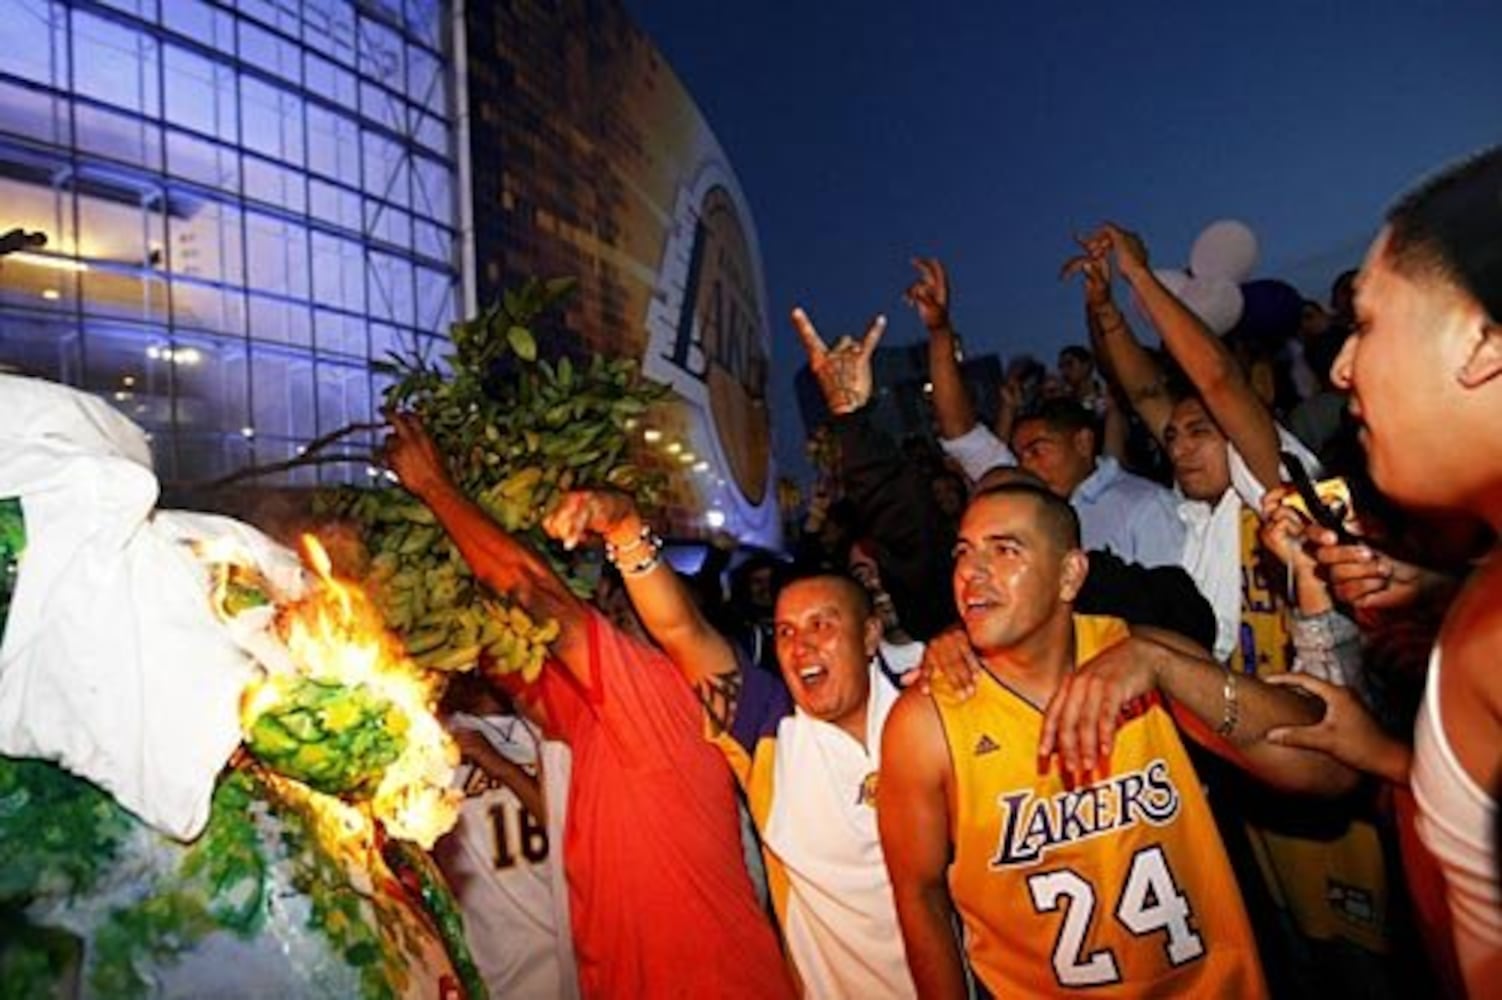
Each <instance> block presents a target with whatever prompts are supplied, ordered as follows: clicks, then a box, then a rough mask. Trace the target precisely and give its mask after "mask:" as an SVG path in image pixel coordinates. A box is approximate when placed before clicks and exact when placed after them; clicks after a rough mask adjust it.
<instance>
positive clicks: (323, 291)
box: [313, 232, 365, 313]
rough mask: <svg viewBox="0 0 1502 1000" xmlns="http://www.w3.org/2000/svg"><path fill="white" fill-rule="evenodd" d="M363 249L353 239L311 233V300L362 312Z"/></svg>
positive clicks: (363, 300)
mask: <svg viewBox="0 0 1502 1000" xmlns="http://www.w3.org/2000/svg"><path fill="white" fill-rule="evenodd" d="M364 259H365V250H364V248H363V247H362V246H361V245H360V244H359V243H356V242H354V241H353V240H346V239H341V238H339V237H337V236H330V235H327V234H325V233H320V232H314V233H313V301H314V302H316V303H318V304H319V305H322V306H330V307H333V308H335V309H345V310H348V311H350V312H358V313H363V312H364V311H365V268H364Z"/></svg>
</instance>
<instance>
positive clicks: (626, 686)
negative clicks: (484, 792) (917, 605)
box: [386, 414, 793, 1000]
mask: <svg viewBox="0 0 1502 1000" xmlns="http://www.w3.org/2000/svg"><path fill="white" fill-rule="evenodd" d="M390 419H391V424H392V428H393V430H394V433H393V434H392V436H391V438H390V439H389V441H388V442H387V446H386V449H387V450H386V458H387V463H388V465H389V466H390V468H391V469H392V471H394V472H395V473H396V474H397V475H398V476H399V477H400V479H401V481H402V485H403V486H405V487H406V488H407V489H408V490H409V491H411V492H412V493H413V494H414V495H415V496H417V497H418V498H419V499H421V500H422V501H423V502H424V503H425V504H427V506H428V507H429V508H430V509H431V510H432V511H433V513H434V515H435V516H436V517H437V518H438V521H439V523H440V524H442V525H443V527H444V530H446V531H447V532H448V533H449V535H450V537H452V538H453V540H454V543H455V544H456V545H458V546H459V551H460V552H461V553H462V554H463V555H464V559H465V561H466V562H467V563H469V566H470V568H471V569H472V570H473V571H474V574H475V576H476V577H478V578H479V579H480V580H481V581H483V582H484V583H485V584H486V585H487V586H489V587H490V588H492V589H493V590H495V591H496V592H498V593H503V594H505V595H507V597H509V598H510V599H511V600H513V601H515V602H517V603H518V604H520V605H521V606H522V607H523V608H524V609H525V610H526V611H527V612H528V614H530V615H531V616H532V617H533V618H535V619H542V618H553V619H555V620H557V622H558V625H559V628H560V631H559V636H558V639H557V641H556V642H555V643H554V645H553V655H554V657H555V659H554V660H552V661H550V662H549V664H548V665H547V667H545V668H544V670H543V672H542V676H541V678H539V680H538V682H537V683H536V684H535V685H532V686H531V687H530V689H529V690H525V691H522V692H520V695H521V699H522V700H523V701H525V702H526V703H527V707H528V708H529V709H530V710H532V711H538V710H540V713H541V715H542V716H543V718H544V721H545V723H546V726H547V728H548V729H549V731H550V732H552V733H554V734H556V735H557V737H558V738H560V739H561V740H562V741H563V742H566V743H567V744H569V747H570V749H571V750H572V752H573V774H572V777H571V783H570V786H569V803H568V819H567V823H566V829H565V832H564V868H565V872H566V874H567V877H568V882H569V904H570V910H571V913H572V917H573V925H574V946H575V952H576V956H577V958H578V964H579V985H580V989H581V991H582V993H583V995H584V996H585V997H631V998H636V997H653V998H656V997H729V998H744V1000H779V998H784V997H791V996H792V995H793V989H792V985H791V983H790V980H789V978H788V972H787V966H786V964H785V962H784V961H783V957H782V953H781V951H780V950H779V949H778V945H777V939H776V936H775V935H774V933H773V931H772V927H771V924H770V922H769V921H768V920H767V918H766V916H765V914H764V913H763V912H762V910H761V908H760V907H759V906H758V904H757V902H756V897H755V894H754V892H753V890H752V887H751V880H750V877H749V876H748V875H747V874H746V869H745V864H744V861H743V860H742V856H741V841H740V827H739V821H738V817H737V813H736V804H735V789H734V780H733V778H732V776H731V773H730V770H729V768H728V767H727V766H726V764H725V761H724V759H723V758H722V757H721V756H720V754H719V751H717V750H716V749H715V748H714V747H712V746H710V745H709V743H707V742H706V741H705V740H704V739H703V735H702V725H703V723H702V716H701V713H700V709H699V704H698V702H697V701H695V699H694V696H693V694H692V693H690V691H689V689H688V687H687V686H686V685H684V684H683V682H682V680H681V679H680V678H679V676H678V672H677V669H676V668H675V667H674V666H673V664H672V662H671V661H670V660H668V658H667V657H666V656H665V655H664V654H663V653H662V652H661V651H659V650H657V649H655V648H654V647H651V646H648V645H646V644H644V643H642V642H639V641H637V640H635V639H633V638H632V637H630V636H628V635H626V634H625V633H623V632H621V631H620V630H618V629H616V628H615V627H614V626H612V625H611V624H610V623H609V622H608V621H607V620H606V619H605V618H604V617H603V616H602V615H601V614H600V613H599V612H597V611H595V610H594V609H593V608H591V607H590V606H589V605H588V604H586V603H585V602H583V601H582V600H580V599H579V598H577V597H575V596H574V595H573V594H572V593H571V592H570V591H569V589H568V587H567V586H566V585H565V584H564V583H563V581H562V580H560V579H559V578H558V577H557V575H556V574H554V572H553V571H552V569H551V568H550V567H549V566H548V564H547V562H546V561H544V560H543V559H542V557H541V556H539V555H538V554H537V553H535V552H533V551H532V550H531V549H530V548H528V547H527V546H526V545H524V544H523V543H521V542H520V541H518V540H517V539H515V538H513V537H511V536H510V535H508V534H507V533H506V532H505V531H504V530H502V529H501V527H500V526H499V525H497V524H496V523H495V522H494V521H492V520H491V519H490V518H489V517H488V516H487V515H486V514H485V512H484V511H482V510H481V509H480V508H479V507H477V506H475V505H474V504H473V503H471V502H470V501H469V500H468V499H467V498H466V497H465V496H464V495H463V494H462V493H460V492H459V490H458V489H457V488H456V487H455V486H454V484H453V483H452V482H451V481H450V479H449V477H448V474H447V472H446V471H445V466H444V462H443V457H442V456H441V455H440V454H439V453H438V451H437V449H436V447H435V446H434V445H433V442H432V440H431V439H430V438H429V437H428V436H427V434H426V433H425V432H424V431H423V429H422V426H421V424H419V423H418V421H417V419H416V418H415V417H412V416H406V415H402V414H393V415H392V416H391V418H390Z"/></svg>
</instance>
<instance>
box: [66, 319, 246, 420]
mask: <svg viewBox="0 0 1502 1000" xmlns="http://www.w3.org/2000/svg"><path fill="white" fill-rule="evenodd" d="M90 342H91V344H92V338H91V341H90ZM150 363H151V364H154V365H156V366H157V367H158V368H166V367H168V366H170V367H171V369H172V373H173V378H174V383H173V384H174V386H175V389H176V396H177V426H178V428H179V429H180V430H184V431H227V432H229V433H231V434H233V435H234V436H236V437H239V436H240V430H241V428H243V427H247V426H249V423H250V396H249V392H250V382H249V372H248V369H247V365H246V350H245V342H244V341H243V340H239V339H221V338H217V337H176V338H174V340H173V343H172V344H171V348H170V353H169V354H167V356H165V357H163V356H160V355H159V356H158V358H157V359H156V360H155V361H151V362H150Z"/></svg>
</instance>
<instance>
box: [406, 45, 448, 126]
mask: <svg viewBox="0 0 1502 1000" xmlns="http://www.w3.org/2000/svg"><path fill="white" fill-rule="evenodd" d="M445 81H446V77H445V75H444V73H443V64H442V63H441V62H439V61H438V59H437V58H436V57H434V56H431V55H429V54H428V53H426V52H424V51H423V50H422V49H419V48H415V47H413V46H410V45H409V46H408V47H407V97H409V98H410V99H411V100H412V103H414V104H420V105H422V106H424V107H426V108H427V109H428V110H429V111H431V112H433V114H435V115H447V114H448V88H447V87H446V86H445Z"/></svg>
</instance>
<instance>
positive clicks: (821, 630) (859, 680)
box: [774, 577, 881, 742]
mask: <svg viewBox="0 0 1502 1000" xmlns="http://www.w3.org/2000/svg"><path fill="white" fill-rule="evenodd" d="M859 586H860V584H858V583H855V582H854V581H853V580H845V579H842V578H840V577H812V578H809V579H806V580H797V581H794V582H793V583H790V584H788V585H787V586H786V587H784V588H783V589H782V592H781V593H780V594H779V595H778V596H777V612H776V616H775V619H774V629H775V636H776V644H777V663H778V665H779V666H781V668H782V678H783V680H784V681H785V682H786V684H787V686H788V690H789V691H790V692H791V693H792V696H793V701H794V702H795V703H796V704H797V705H798V707H799V708H800V709H802V710H803V711H804V712H806V713H807V714H809V715H811V716H813V717H814V718H816V719H820V720H822V721H824V722H829V723H833V724H834V725H837V726H840V727H841V728H842V729H844V730H846V731H847V732H849V733H850V734H851V735H852V736H854V737H855V738H856V739H857V740H860V741H862V742H864V741H865V735H866V734H865V720H866V702H867V699H868V696H869V695H870V687H871V678H870V674H869V673H868V669H867V665H868V664H869V663H870V660H871V657H872V656H874V655H876V649H877V646H878V644H879V643H880V640H881V624H880V622H879V621H878V620H877V619H876V617H875V616H874V615H870V614H868V613H867V611H866V604H865V600H864V598H863V596H862V594H861V593H860V591H859V590H858V588H859Z"/></svg>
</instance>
